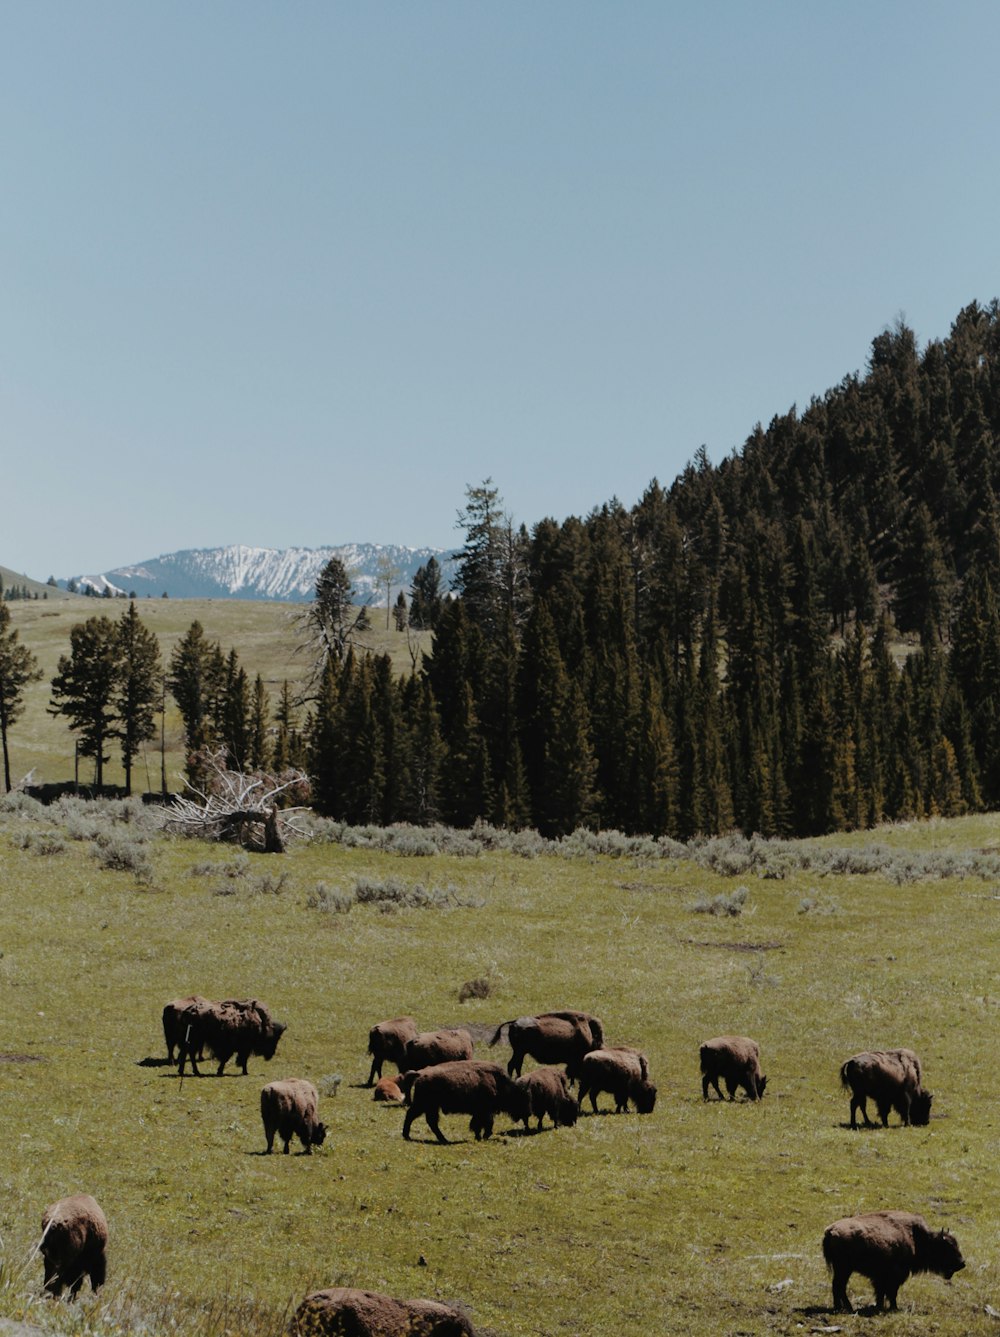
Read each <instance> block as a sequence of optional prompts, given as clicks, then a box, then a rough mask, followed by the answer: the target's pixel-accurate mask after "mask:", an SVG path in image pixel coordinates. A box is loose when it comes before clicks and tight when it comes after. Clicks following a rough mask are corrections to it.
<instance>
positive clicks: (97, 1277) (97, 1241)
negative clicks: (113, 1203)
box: [38, 1193, 108, 1300]
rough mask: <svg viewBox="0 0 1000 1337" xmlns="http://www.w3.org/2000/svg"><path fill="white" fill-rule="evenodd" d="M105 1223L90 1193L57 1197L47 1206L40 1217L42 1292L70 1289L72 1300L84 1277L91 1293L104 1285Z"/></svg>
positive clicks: (105, 1263) (58, 1292)
mask: <svg viewBox="0 0 1000 1337" xmlns="http://www.w3.org/2000/svg"><path fill="white" fill-rule="evenodd" d="M107 1243H108V1223H107V1220H106V1218H105V1216H104V1213H103V1212H102V1211H101V1209H100V1207H99V1206H98V1204H97V1201H96V1200H95V1199H94V1198H92V1197H91V1196H90V1194H89V1193H76V1194H74V1195H73V1196H72V1197H69V1198H60V1199H59V1201H58V1202H54V1203H53V1204H52V1205H51V1207H46V1209H45V1214H44V1216H43V1217H42V1239H41V1243H40V1244H39V1246H38V1249H39V1252H40V1253H41V1255H42V1258H43V1260H44V1263H45V1290H46V1291H47V1292H48V1293H49V1295H53V1296H58V1295H61V1294H62V1290H63V1287H64V1286H68V1287H69V1298H70V1299H71V1300H75V1299H76V1297H77V1294H78V1292H79V1290H80V1287H81V1286H82V1285H83V1278H84V1277H85V1276H88V1277H90V1286H91V1289H92V1290H95V1291H96V1290H97V1289H98V1288H99V1287H100V1286H103V1285H104V1279H105V1277H106V1276H107V1271H108V1264H107V1258H106V1256H105V1249H106V1247H107Z"/></svg>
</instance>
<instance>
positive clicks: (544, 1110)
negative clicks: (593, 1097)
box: [515, 1068, 580, 1132]
mask: <svg viewBox="0 0 1000 1337" xmlns="http://www.w3.org/2000/svg"><path fill="white" fill-rule="evenodd" d="M515 1084H516V1085H517V1086H520V1087H521V1088H522V1089H523V1090H524V1091H525V1092H526V1093H527V1096H528V1108H527V1110H526V1112H525V1115H524V1128H525V1131H526V1132H527V1129H528V1120H529V1119H530V1118H532V1117H534V1118H536V1119H537V1120H538V1131H539V1132H541V1131H542V1120H543V1119H544V1118H545V1115H546V1114H547V1115H548V1116H549V1118H550V1119H551V1120H552V1123H553V1124H554V1126H555V1127H556V1128H558V1127H560V1125H562V1126H564V1127H566V1128H572V1126H573V1125H574V1124H575V1123H576V1121H577V1117H578V1115H579V1113H580V1103H579V1101H577V1100H576V1099H575V1098H574V1097H573V1096H571V1095H570V1093H569V1079H568V1077H567V1076H566V1074H565V1073H564V1072H563V1071H562V1070H561V1069H560V1068H535V1069H534V1071H533V1072H529V1073H525V1075H524V1076H523V1077H518V1078H516V1079H515Z"/></svg>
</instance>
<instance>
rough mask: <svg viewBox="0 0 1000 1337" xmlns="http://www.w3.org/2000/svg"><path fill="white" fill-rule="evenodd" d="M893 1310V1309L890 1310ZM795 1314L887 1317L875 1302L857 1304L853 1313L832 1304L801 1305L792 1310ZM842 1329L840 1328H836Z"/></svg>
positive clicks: (812, 1316)
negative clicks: (836, 1307) (876, 1306)
mask: <svg viewBox="0 0 1000 1337" xmlns="http://www.w3.org/2000/svg"><path fill="white" fill-rule="evenodd" d="M890 1312H891V1311H890ZM792 1313H793V1314H798V1315H799V1316H801V1317H802V1318H832V1319H845V1318H847V1319H849V1318H886V1317H887V1314H886V1311H884V1310H882V1309H876V1308H875V1306H874V1305H873V1304H867V1305H855V1306H854V1309H853V1310H852V1312H851V1313H849V1314H848V1313H846V1312H845V1311H844V1310H843V1309H834V1307H833V1306H832V1305H799V1306H798V1307H797V1308H795V1309H793V1310H792ZM836 1331H838V1332H839V1331H840V1329H839V1328H838V1329H836Z"/></svg>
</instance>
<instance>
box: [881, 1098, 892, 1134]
mask: <svg viewBox="0 0 1000 1337" xmlns="http://www.w3.org/2000/svg"><path fill="white" fill-rule="evenodd" d="M891 1108H892V1106H891V1105H883V1104H881V1103H880V1104H879V1107H878V1117H879V1118H880V1119H881V1120H882V1127H883V1128H888V1127H889V1111H890V1109H891Z"/></svg>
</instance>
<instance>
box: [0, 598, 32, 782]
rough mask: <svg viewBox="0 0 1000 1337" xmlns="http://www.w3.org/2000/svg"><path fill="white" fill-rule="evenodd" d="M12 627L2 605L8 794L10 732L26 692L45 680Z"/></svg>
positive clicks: (0, 674) (2, 728) (1, 706)
mask: <svg viewBox="0 0 1000 1337" xmlns="http://www.w3.org/2000/svg"><path fill="white" fill-rule="evenodd" d="M10 623H11V618H10V609H9V608H8V607H7V605H6V604H5V603H3V602H0V742H2V744H3V778H4V788H5V790H6V791H7V793H10V788H11V783H10V751H9V742H8V736H9V731H10V729H11V728H12V727H13V726H14V725H15V724H16V723H17V721H18V720H19V719H20V718H21V715H22V713H23V711H24V690H25V688H26V687H27V686H28V684H29V683H32V682H38V681H39V680H40V679H41V677H42V669H41V667H40V665H39V663H38V660H37V658H36V657H35V656H34V655H33V654H32V652H31V651H30V650H29V649H28V648H27V646H24V645H21V644H20V643H19V640H18V636H19V632H18V631H17V629H16V628H13V627H11V625H10Z"/></svg>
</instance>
